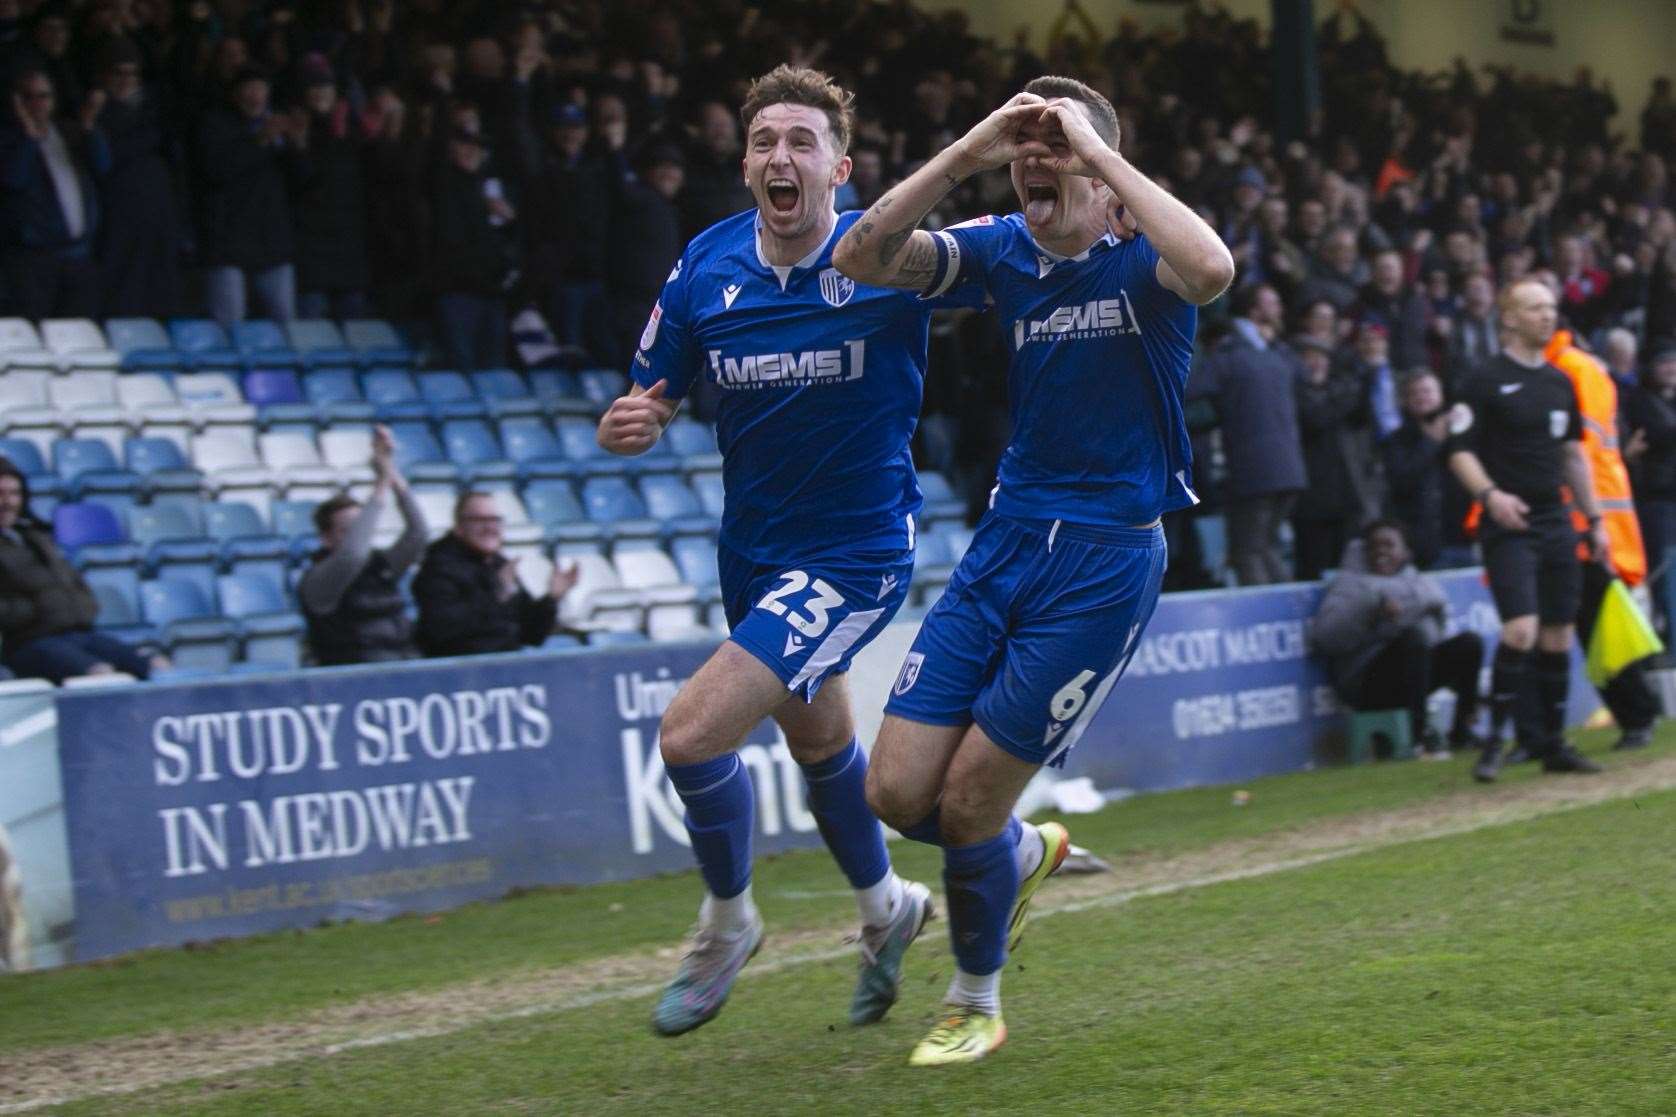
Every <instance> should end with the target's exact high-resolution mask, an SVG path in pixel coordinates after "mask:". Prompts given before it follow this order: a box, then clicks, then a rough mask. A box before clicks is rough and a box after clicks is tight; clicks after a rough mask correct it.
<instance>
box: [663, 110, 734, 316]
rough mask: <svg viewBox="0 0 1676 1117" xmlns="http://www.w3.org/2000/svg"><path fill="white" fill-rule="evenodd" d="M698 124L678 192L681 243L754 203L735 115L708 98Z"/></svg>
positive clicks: (699, 114)
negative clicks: (682, 188)
mask: <svg viewBox="0 0 1676 1117" xmlns="http://www.w3.org/2000/svg"><path fill="white" fill-rule="evenodd" d="M698 125H699V132H698V140H697V142H696V143H694V144H693V145H692V147H691V148H690V149H689V150H688V152H687V160H686V164H687V188H686V192H685V193H683V194H682V195H681V233H680V236H681V243H682V244H685V243H686V242H687V241H689V240H691V239H692V238H693V237H696V236H697V235H698V234H700V233H702V232H703V231H704V230H706V229H708V228H709V227H710V226H712V225H714V224H715V223H716V222H718V221H720V220H722V219H723V218H724V217H732V216H733V215H734V214H736V213H742V212H744V211H745V210H748V209H750V208H751V207H752V206H753V205H755V204H756V202H755V199H753V198H752V197H751V192H750V191H749V190H748V189H746V187H745V178H744V175H742V174H741V173H740V171H739V159H740V157H741V156H742V155H744V153H745V145H744V144H742V143H740V142H739V120H738V118H737V117H735V116H734V114H733V112H732V111H731V110H729V109H728V107H727V106H726V105H724V104H722V103H721V102H720V101H707V102H705V103H704V104H703V105H701V106H699V110H698ZM641 318H642V319H644V318H645V315H641Z"/></svg>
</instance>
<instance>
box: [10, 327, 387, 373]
mask: <svg viewBox="0 0 1676 1117" xmlns="http://www.w3.org/2000/svg"><path fill="white" fill-rule="evenodd" d="M418 357H419V354H418V352H417V350H416V349H415V348H414V347H413V346H411V345H409V344H408V342H407V341H406V340H405V339H403V337H402V336H401V333H400V332H399V331H398V330H397V329H396V328H395V327H394V326H392V325H391V324H390V323H388V322H384V321H381V320H378V319H370V318H368V319H352V320H348V321H345V322H344V323H343V325H342V328H341V329H340V328H339V326H338V324H337V323H335V322H332V321H331V320H329V319H325V318H299V319H295V320H293V321H290V322H287V323H285V324H284V325H281V324H279V323H277V322H272V321H269V320H267V319H250V320H247V321H244V322H235V323H233V325H232V327H231V328H230V329H227V330H224V329H222V328H221V326H220V324H219V323H217V322H214V321H212V320H210V319H208V318H178V319H174V320H172V321H170V322H169V323H168V325H167V326H165V325H164V324H163V323H161V322H159V321H158V320H157V319H155V318H112V319H109V320H107V321H106V323H105V326H104V329H102V330H101V329H100V327H99V324H98V323H96V322H94V321H93V320H92V319H90V318H49V319H46V320H45V321H43V322H42V323H41V325H40V328H39V329H36V327H35V324H34V323H32V322H30V321H29V320H28V319H26V318H0V363H3V364H4V366H5V367H7V368H49V369H64V370H69V369H100V368H122V369H177V368H235V369H236V368H314V367H318V366H323V365H349V366H360V367H363V368H368V367H373V366H377V365H397V366H402V367H409V368H411V367H413V366H415V365H416V364H417V363H418Z"/></svg>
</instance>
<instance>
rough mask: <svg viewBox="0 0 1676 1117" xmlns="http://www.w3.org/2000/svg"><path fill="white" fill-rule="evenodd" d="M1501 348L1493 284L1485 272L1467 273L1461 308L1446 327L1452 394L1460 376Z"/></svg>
mask: <svg viewBox="0 0 1676 1117" xmlns="http://www.w3.org/2000/svg"><path fill="white" fill-rule="evenodd" d="M1500 352H1501V327H1500V325H1499V324H1498V323H1497V321H1496V288H1495V284H1493V283H1491V282H1490V277H1489V276H1487V275H1482V274H1480V275H1471V276H1468V277H1467V280H1466V284H1465V285H1464V286H1463V288H1462V291H1461V308H1460V312H1459V313H1458V314H1457V315H1456V317H1455V319H1454V321H1453V323H1452V324H1451V325H1450V327H1449V336H1448V343H1447V349H1446V353H1447V355H1446V357H1445V359H1444V369H1445V372H1446V375H1447V377H1448V387H1449V389H1450V391H1451V394H1453V389H1454V388H1455V387H1456V386H1457V385H1459V384H1460V382H1461V380H1462V378H1464V377H1465V376H1466V375H1467V374H1468V373H1469V372H1471V371H1472V370H1473V369H1475V368H1477V367H1478V366H1479V365H1481V364H1483V363H1484V362H1485V361H1487V360H1489V359H1490V358H1491V357H1494V356H1495V355H1496V354H1497V353H1500Z"/></svg>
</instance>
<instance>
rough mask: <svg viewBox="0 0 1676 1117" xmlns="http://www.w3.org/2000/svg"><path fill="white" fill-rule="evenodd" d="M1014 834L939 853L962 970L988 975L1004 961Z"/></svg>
mask: <svg viewBox="0 0 1676 1117" xmlns="http://www.w3.org/2000/svg"><path fill="white" fill-rule="evenodd" d="M1017 844H1018V837H1017V831H1016V830H1015V829H1014V828H1013V827H1012V826H1008V827H1007V828H1005V829H1004V830H1002V831H1001V833H999V834H997V835H996V836H995V837H993V838H990V839H988V840H987V841H982V842H976V843H974V844H972V845H966V846H949V847H947V848H945V849H944V850H943V888H944V891H945V892H946V893H947V895H948V904H949V939H950V941H951V942H952V943H953V945H954V957H955V960H956V961H957V962H958V963H959V964H960V969H961V970H962V971H963V972H964V973H968V974H991V973H995V972H996V971H997V970H999V969H1000V968H1001V967H1002V966H1003V965H1005V964H1006V961H1007V921H1008V920H1009V919H1010V918H1011V917H1012V910H1013V901H1014V900H1016V899H1017V898H1018V864H1017V863H1016V862H1015V861H1014V848H1015V847H1016V846H1017Z"/></svg>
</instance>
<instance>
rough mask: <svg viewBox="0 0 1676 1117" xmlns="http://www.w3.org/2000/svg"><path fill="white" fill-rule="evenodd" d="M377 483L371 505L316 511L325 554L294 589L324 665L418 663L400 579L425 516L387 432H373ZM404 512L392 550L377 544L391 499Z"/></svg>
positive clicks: (330, 504)
mask: <svg viewBox="0 0 1676 1117" xmlns="http://www.w3.org/2000/svg"><path fill="white" fill-rule="evenodd" d="M372 445H373V454H372V463H373V471H374V473H375V474H376V477H377V480H376V481H375V482H374V484H373V490H372V495H371V496H370V497H368V498H367V502H366V504H364V505H363V504H360V503H358V502H357V501H355V500H354V499H353V498H352V497H347V496H335V497H333V498H332V499H331V500H328V501H326V502H325V503H323V504H321V505H320V507H318V508H316V509H315V510H314V526H315V528H316V529H317V530H318V531H319V532H320V549H319V550H318V551H316V552H315V553H314V563H313V565H311V566H310V567H309V568H308V571H307V572H306V573H304V575H303V580H302V581H301V582H300V583H299V584H298V586H297V596H298V597H299V598H300V599H301V600H302V606H303V616H304V617H305V618H307V620H308V643H309V650H310V652H311V653H312V656H313V659H314V662H315V663H317V664H319V665H321V666H334V665H338V664H344V663H382V662H385V661H388V660H393V659H413V658H414V657H416V656H417V655H418V654H419V650H418V649H417V648H416V647H414V645H413V631H412V626H411V625H410V624H409V623H408V619H407V599H406V598H405V597H403V595H402V589H401V578H402V575H403V574H405V573H406V572H407V569H408V567H410V566H412V565H413V564H414V563H415V562H417V561H418V560H419V556H420V554H421V553H422V552H423V551H424V549H425V516H424V513H423V512H421V511H420V509H419V505H418V504H417V503H416V502H415V501H414V499H413V494H412V493H411V492H409V491H408V487H407V482H406V481H405V480H404V479H403V478H402V475H401V474H400V473H399V472H397V470H396V465H395V458H394V454H395V444H394V443H393V441H392V440H391V437H390V432H389V431H388V430H386V429H385V428H384V427H379V428H377V429H376V430H375V431H374V432H373V444H372ZM392 496H394V497H395V501H396V507H397V508H399V509H400V510H401V514H402V533H401V535H400V536H399V537H398V538H397V539H396V541H395V543H393V544H392V545H391V546H390V547H389V548H388V549H387V550H377V549H375V548H374V547H373V540H374V539H375V538H376V537H377V536H378V529H379V525H380V523H381V522H382V521H383V519H384V514H385V512H386V511H387V510H388V507H389V503H390V499H391V497H392Z"/></svg>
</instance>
